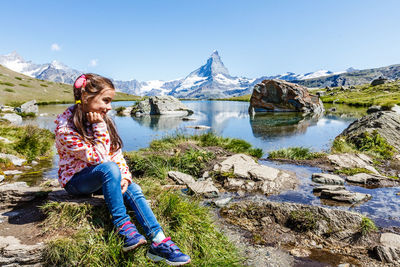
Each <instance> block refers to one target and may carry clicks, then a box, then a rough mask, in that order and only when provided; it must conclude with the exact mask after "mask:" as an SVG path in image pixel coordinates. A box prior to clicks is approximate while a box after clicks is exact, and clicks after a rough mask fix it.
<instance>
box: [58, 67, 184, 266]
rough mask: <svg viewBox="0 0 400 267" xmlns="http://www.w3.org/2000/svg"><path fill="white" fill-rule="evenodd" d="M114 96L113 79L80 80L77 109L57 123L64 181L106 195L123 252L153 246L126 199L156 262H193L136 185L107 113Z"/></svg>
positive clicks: (72, 188) (80, 191) (81, 191)
mask: <svg viewBox="0 0 400 267" xmlns="http://www.w3.org/2000/svg"><path fill="white" fill-rule="evenodd" d="M114 96H115V88H114V85H113V83H112V82H111V81H110V80H109V79H107V78H104V77H102V76H99V75H96V74H90V73H89V74H84V75H81V76H80V77H79V78H78V79H76V81H75V83H74V98H75V105H74V106H71V107H69V108H68V109H67V110H66V111H65V112H64V113H62V114H60V115H58V117H57V120H56V121H55V123H56V124H57V127H56V130H55V133H56V147H57V150H58V154H59V156H60V168H59V171H58V176H59V177H58V179H59V182H60V184H61V186H62V187H63V188H64V189H65V190H66V191H67V192H68V193H69V194H72V195H86V194H91V193H93V192H96V191H98V190H101V191H102V193H103V195H104V200H105V202H106V203H107V206H108V209H109V211H110V213H111V215H112V221H113V223H114V226H115V227H116V229H117V230H118V233H119V235H120V236H121V237H122V238H123V240H124V246H123V251H129V250H133V249H135V248H137V247H138V246H140V245H143V244H145V243H146V242H147V241H146V239H145V237H144V236H142V235H141V234H139V232H138V231H137V229H136V227H135V225H134V224H133V223H132V222H131V219H130V217H129V216H128V214H127V213H126V207H125V205H124V201H125V202H126V203H128V204H129V206H130V207H131V208H132V209H133V211H134V212H135V216H136V218H137V220H138V221H139V223H140V224H141V226H142V227H143V229H144V231H145V233H146V236H147V237H148V238H149V239H151V240H152V244H151V246H150V249H149V251H148V253H147V256H148V257H149V258H150V259H152V260H154V261H161V260H165V261H166V263H168V264H169V265H175V266H177V265H183V264H186V263H189V262H190V257H189V256H188V255H185V254H183V253H182V252H181V251H180V249H179V248H178V246H177V245H175V243H174V242H172V240H171V238H170V237H168V238H166V237H165V235H164V232H163V230H162V228H161V226H160V224H159V223H158V221H157V219H156V218H155V216H154V214H153V212H152V210H151V208H150V207H149V205H148V204H147V202H146V199H145V197H144V195H143V193H142V190H141V188H140V187H139V185H137V184H135V183H134V182H133V181H132V176H131V173H130V172H129V168H128V166H127V164H126V162H125V159H124V157H123V155H122V152H121V148H122V140H121V138H120V136H119V135H118V133H117V129H116V127H115V125H114V123H113V121H112V120H111V118H110V117H108V115H107V113H108V111H110V110H111V101H112V99H113V97H114Z"/></svg>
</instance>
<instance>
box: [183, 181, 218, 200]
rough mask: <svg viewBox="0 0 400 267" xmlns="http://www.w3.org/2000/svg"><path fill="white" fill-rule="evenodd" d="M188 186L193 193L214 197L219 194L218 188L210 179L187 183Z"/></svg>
mask: <svg viewBox="0 0 400 267" xmlns="http://www.w3.org/2000/svg"><path fill="white" fill-rule="evenodd" d="M188 187H189V189H190V190H191V191H193V192H194V193H195V194H199V195H203V196H205V197H216V196H218V194H219V190H218V188H216V187H215V186H214V183H213V182H212V181H211V180H205V181H197V182H194V183H190V184H188Z"/></svg>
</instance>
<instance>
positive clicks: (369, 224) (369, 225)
mask: <svg viewBox="0 0 400 267" xmlns="http://www.w3.org/2000/svg"><path fill="white" fill-rule="evenodd" d="M375 231H378V228H377V227H376V225H375V223H374V221H373V220H371V219H370V218H368V217H363V218H362V220H361V224H360V233H361V234H362V235H367V234H369V233H371V232H375Z"/></svg>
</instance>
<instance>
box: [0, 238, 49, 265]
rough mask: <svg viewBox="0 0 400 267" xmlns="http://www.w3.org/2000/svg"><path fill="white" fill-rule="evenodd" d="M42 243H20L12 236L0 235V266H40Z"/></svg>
mask: <svg viewBox="0 0 400 267" xmlns="http://www.w3.org/2000/svg"><path fill="white" fill-rule="evenodd" d="M43 249H44V244H43V243H38V244H34V245H25V244H21V241H20V240H19V239H17V238H15V237H14V236H5V237H4V236H0V265H1V266H42V264H41V262H42V260H43V259H42V251H43Z"/></svg>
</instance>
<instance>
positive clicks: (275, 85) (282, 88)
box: [249, 80, 324, 114]
mask: <svg viewBox="0 0 400 267" xmlns="http://www.w3.org/2000/svg"><path fill="white" fill-rule="evenodd" d="M323 110H324V107H323V104H322V101H321V100H320V99H319V97H318V96H316V95H311V94H309V92H308V89H307V88H306V87H304V86H301V85H298V84H294V83H290V82H287V81H282V80H264V81H262V82H261V83H259V84H256V85H255V86H254V89H253V94H252V95H251V98H250V106H249V113H251V114H254V113H256V112H265V111H278V112H279V111H298V112H304V113H310V112H315V113H322V112H323Z"/></svg>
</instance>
